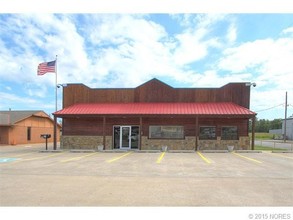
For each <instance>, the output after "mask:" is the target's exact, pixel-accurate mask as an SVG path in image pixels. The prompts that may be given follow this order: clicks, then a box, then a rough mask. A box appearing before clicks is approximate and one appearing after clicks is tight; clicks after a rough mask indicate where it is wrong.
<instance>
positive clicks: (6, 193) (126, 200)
mask: <svg viewBox="0 0 293 220" xmlns="http://www.w3.org/2000/svg"><path fill="white" fill-rule="evenodd" d="M41 148H42V146H40V145H32V146H25V145H23V146H1V147H0V153H1V154H0V179H1V181H0V198H1V200H0V205H1V206H292V205H293V154H292V153H272V152H263V153H235V152H232V153H202V152H193V153H170V152H154V153H146V152H133V151H128V152H127V151H125V152H112V153H111V152H83V153H81V152H77V153H72V152H69V151H63V152H59V153H40V152H39V150H40V149H41Z"/></svg>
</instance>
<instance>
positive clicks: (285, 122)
mask: <svg viewBox="0 0 293 220" xmlns="http://www.w3.org/2000/svg"><path fill="white" fill-rule="evenodd" d="M286 134H287V91H286V97H285V120H284V142H286Z"/></svg>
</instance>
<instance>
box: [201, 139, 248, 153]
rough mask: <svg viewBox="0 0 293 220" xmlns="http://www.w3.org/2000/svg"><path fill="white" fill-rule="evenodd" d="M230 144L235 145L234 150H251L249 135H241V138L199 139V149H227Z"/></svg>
mask: <svg viewBox="0 0 293 220" xmlns="http://www.w3.org/2000/svg"><path fill="white" fill-rule="evenodd" d="M228 146H234V150H249V149H250V139H249V137H239V140H221V137H218V138H217V140H199V141H198V150H227V149H228V148H227V147H228Z"/></svg>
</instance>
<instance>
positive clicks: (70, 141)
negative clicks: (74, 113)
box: [60, 136, 103, 149]
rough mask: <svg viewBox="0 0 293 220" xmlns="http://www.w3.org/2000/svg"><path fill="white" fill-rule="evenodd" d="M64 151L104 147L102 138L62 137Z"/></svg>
mask: <svg viewBox="0 0 293 220" xmlns="http://www.w3.org/2000/svg"><path fill="white" fill-rule="evenodd" d="M60 145H61V148H62V149H98V146H99V145H103V137H102V136H61V143H60Z"/></svg>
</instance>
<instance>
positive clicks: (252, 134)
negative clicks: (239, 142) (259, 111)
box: [251, 116, 255, 150]
mask: <svg viewBox="0 0 293 220" xmlns="http://www.w3.org/2000/svg"><path fill="white" fill-rule="evenodd" d="M251 127H252V128H251V150H254V139H255V116H253V118H252V126H251Z"/></svg>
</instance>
